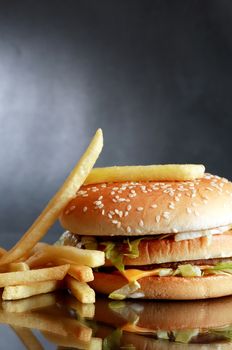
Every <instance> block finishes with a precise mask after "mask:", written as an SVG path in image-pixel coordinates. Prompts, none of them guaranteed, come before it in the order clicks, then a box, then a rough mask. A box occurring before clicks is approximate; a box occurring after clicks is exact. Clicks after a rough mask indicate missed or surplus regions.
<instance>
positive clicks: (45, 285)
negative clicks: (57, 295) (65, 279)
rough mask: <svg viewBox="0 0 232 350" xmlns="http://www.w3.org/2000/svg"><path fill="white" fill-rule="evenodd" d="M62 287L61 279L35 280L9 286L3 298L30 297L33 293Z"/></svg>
mask: <svg viewBox="0 0 232 350" xmlns="http://www.w3.org/2000/svg"><path fill="white" fill-rule="evenodd" d="M59 287H60V281H43V282H35V283H31V284H28V285H21V286H8V287H5V288H4V290H3V293H2V299H3V300H16V299H23V298H28V297H31V296H33V295H38V294H43V293H49V292H53V291H54V290H56V289H58V288H59Z"/></svg>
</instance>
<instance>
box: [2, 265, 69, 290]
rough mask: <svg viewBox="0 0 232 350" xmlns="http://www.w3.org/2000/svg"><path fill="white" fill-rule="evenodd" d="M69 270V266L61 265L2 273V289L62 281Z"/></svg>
mask: <svg viewBox="0 0 232 350" xmlns="http://www.w3.org/2000/svg"><path fill="white" fill-rule="evenodd" d="M68 269H69V265H61V266H55V267H48V268H44V269H38V270H28V271H17V272H7V273H1V274H0V287H6V286H17V285H21V284H22V285H23V284H28V283H33V282H42V281H50V280H62V279H63V278H64V276H65V275H66V273H67V272H68Z"/></svg>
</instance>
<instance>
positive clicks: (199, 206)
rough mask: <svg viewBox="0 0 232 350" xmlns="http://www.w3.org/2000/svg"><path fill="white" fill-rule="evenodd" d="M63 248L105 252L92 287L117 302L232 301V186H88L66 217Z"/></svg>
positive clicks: (209, 181)
mask: <svg viewBox="0 0 232 350" xmlns="http://www.w3.org/2000/svg"><path fill="white" fill-rule="evenodd" d="M60 222H61V225H62V226H63V227H64V228H65V229H66V230H67V231H66V232H65V233H64V234H63V235H62V237H61V239H60V243H61V244H64V245H72V246H76V247H78V248H83V249H98V250H102V251H104V252H105V256H106V263H105V265H104V266H102V267H100V268H98V270H96V271H95V272H94V281H93V282H91V284H90V285H91V286H92V287H93V288H94V289H95V291H97V292H99V293H102V294H106V295H109V296H110V298H112V299H120V300H121V299H125V298H142V299H143V298H144V299H176V300H178V299H179V300H188V299H205V298H215V297H222V296H226V295H230V294H232V230H231V228H232V183H231V182H230V181H228V180H227V179H225V178H221V177H219V176H215V175H211V174H204V175H203V177H202V178H197V179H194V180H191V181H137V182H133V181H123V182H108V183H106V182H105V183H97V184H87V185H83V186H82V187H81V188H80V190H79V191H78V192H77V194H76V197H75V198H74V199H72V200H71V201H70V202H69V204H68V205H67V206H66V208H65V209H64V211H63V212H62V214H61V216H60Z"/></svg>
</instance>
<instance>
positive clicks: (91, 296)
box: [65, 276, 95, 304]
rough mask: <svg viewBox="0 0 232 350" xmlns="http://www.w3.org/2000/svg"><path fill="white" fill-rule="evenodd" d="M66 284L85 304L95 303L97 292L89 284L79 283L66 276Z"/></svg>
mask: <svg viewBox="0 0 232 350" xmlns="http://www.w3.org/2000/svg"><path fill="white" fill-rule="evenodd" d="M65 282H66V285H67V287H68V288H69V289H70V291H71V293H72V294H73V295H74V297H75V298H77V300H79V301H80V302H82V303H85V304H89V303H94V302H95V292H94V290H93V289H92V288H90V286H89V285H88V284H87V283H85V282H78V281H76V280H75V279H74V278H72V277H71V276H66V278H65Z"/></svg>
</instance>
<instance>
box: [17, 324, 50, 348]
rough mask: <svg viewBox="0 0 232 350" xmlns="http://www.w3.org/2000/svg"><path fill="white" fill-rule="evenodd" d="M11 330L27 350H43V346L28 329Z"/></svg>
mask: <svg viewBox="0 0 232 350" xmlns="http://www.w3.org/2000/svg"><path fill="white" fill-rule="evenodd" d="M11 329H12V330H13V331H14V332H15V333H16V334H17V336H18V337H19V339H20V340H21V342H22V343H23V344H24V345H25V347H26V349H28V350H44V348H43V346H42V345H41V343H40V342H39V340H38V339H37V338H36V336H35V335H34V334H33V332H32V331H31V330H30V329H27V328H23V327H13V326H11Z"/></svg>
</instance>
